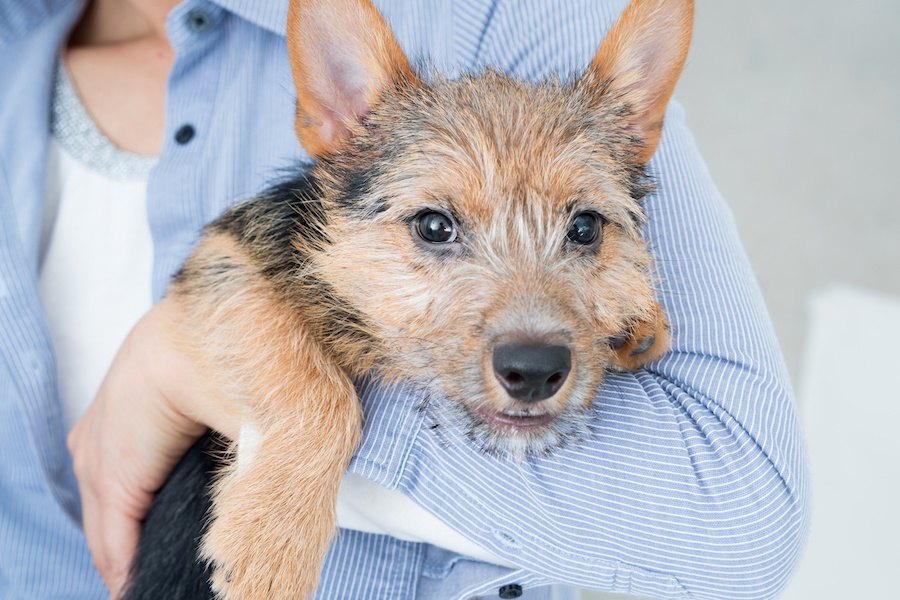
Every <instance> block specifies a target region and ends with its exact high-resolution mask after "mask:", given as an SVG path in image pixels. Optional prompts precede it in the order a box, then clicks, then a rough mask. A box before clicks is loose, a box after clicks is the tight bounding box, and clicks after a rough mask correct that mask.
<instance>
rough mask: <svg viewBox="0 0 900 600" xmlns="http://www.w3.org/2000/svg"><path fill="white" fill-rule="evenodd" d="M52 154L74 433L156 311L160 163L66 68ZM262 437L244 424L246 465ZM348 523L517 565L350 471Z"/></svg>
mask: <svg viewBox="0 0 900 600" xmlns="http://www.w3.org/2000/svg"><path fill="white" fill-rule="evenodd" d="M53 104H54V106H53V117H54V119H53V135H52V137H51V140H50V150H49V155H48V158H47V186H46V193H45V205H44V227H43V236H42V247H41V249H42V253H41V257H42V258H41V268H40V274H39V281H38V284H39V288H40V293H41V297H42V298H43V302H44V308H45V311H46V313H47V322H48V325H49V328H50V335H51V337H52V339H53V344H54V347H55V351H56V359H57V364H58V373H59V390H60V400H61V403H62V411H63V418H64V420H65V424H66V429H67V430H68V429H69V428H71V426H72V425H73V424H74V422H75V421H76V420H78V418H79V417H80V416H81V415H82V414H83V413H84V411H85V409H86V408H87V407H88V405H89V404H90V403H91V401H92V400H93V398H94V396H95V395H96V393H97V391H98V390H99V388H100V384H101V383H102V381H103V377H104V376H105V374H106V371H107V370H108V369H109V367H110V365H111V364H112V360H113V358H114V356H115V354H116V351H117V350H118V348H119V346H120V345H121V344H122V342H123V341H124V340H125V337H126V336H127V334H128V332H129V331H130V330H131V328H132V327H133V326H134V324H135V323H136V322H137V321H138V320H139V319H140V317H141V316H142V315H143V314H144V313H145V312H147V310H149V309H150V307H151V306H152V295H151V287H150V282H151V280H152V277H151V274H152V268H153V239H152V237H151V234H150V228H149V225H148V221H147V180H148V178H149V174H150V170H151V169H152V166H153V162H154V159H153V158H152V157H139V156H136V155H133V154H129V153H127V152H124V151H122V150H120V149H118V148H116V147H115V146H114V145H113V144H112V142H110V141H109V140H108V139H106V138H105V137H104V136H103V135H102V134H101V133H100V132H99V130H97V128H96V126H95V125H94V124H93V122H92V121H91V120H90V118H89V117H88V116H87V113H86V112H85V111H84V109H83V107H82V106H81V104H80V101H79V100H78V98H77V96H76V94H75V92H74V88H73V87H72V85H71V83H70V82H69V81H68V80H67V77H66V74H65V72H64V71H63V70H62V69H60V70H59V72H58V74H57V80H56V83H55V86H54V101H53ZM257 442H258V436H257V435H256V434H255V432H254V431H253V430H252V429H250V428H246V427H245V428H243V429H242V431H241V437H240V439H239V441H238V451H239V462H240V463H242V464H246V463H247V462H248V461H249V460H252V453H253V448H254V447H255V446H256V444H257ZM337 516H338V525H339V526H341V527H344V528H348V529H356V530H359V531H364V532H368V533H377V534H385V535H391V536H394V537H397V538H400V539H403V540H407V541H414V542H426V543H429V544H433V545H436V546H440V547H442V548H446V549H448V550H451V551H454V552H457V553H459V554H463V555H467V556H472V557H474V558H477V559H480V560H482V561H485V562H490V563H493V564H498V565H505V566H513V565H511V564H509V563H507V562H506V561H503V560H502V559H500V558H498V557H497V556H494V555H493V554H492V553H490V552H488V551H487V550H485V549H484V548H482V547H480V546H478V545H476V544H474V543H472V542H470V541H469V540H468V539H466V538H465V537H463V536H462V535H460V534H459V533H457V532H456V531H454V530H453V529H452V528H450V527H449V526H447V525H446V524H444V523H443V522H441V521H440V520H438V519H437V518H436V517H435V516H434V515H432V514H431V513H429V512H428V511H426V510H425V509H423V508H422V507H420V506H419V505H418V504H416V503H415V502H413V501H412V500H410V499H409V498H408V497H407V496H405V495H404V494H402V493H401V492H398V491H393V490H388V489H386V488H383V487H381V486H379V485H377V484H375V483H373V482H371V481H369V480H367V479H364V478H362V477H359V476H357V475H353V474H347V475H346V476H345V477H344V479H343V482H342V485H341V490H340V494H339V496H338V503H337Z"/></svg>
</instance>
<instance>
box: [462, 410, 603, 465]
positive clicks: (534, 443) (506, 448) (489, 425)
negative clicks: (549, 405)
mask: <svg viewBox="0 0 900 600" xmlns="http://www.w3.org/2000/svg"><path fill="white" fill-rule="evenodd" d="M466 413H467V416H468V419H467V421H468V435H469V437H470V438H471V439H472V441H474V442H475V443H476V444H477V445H478V446H479V447H480V448H481V449H482V450H484V451H485V452H488V453H489V454H494V455H498V456H506V457H508V458H510V459H512V460H515V461H522V460H525V459H527V458H531V457H539V456H546V455H548V454H550V453H552V452H553V451H555V450H558V449H560V448H562V447H563V446H564V445H566V444H570V443H573V442H576V441H578V440H580V439H583V438H584V437H585V436H586V435H587V434H588V433H589V432H590V429H589V426H588V425H589V419H588V417H587V414H586V411H583V410H575V409H569V410H566V411H564V412H562V413H560V414H552V413H549V412H541V411H539V410H529V411H522V412H519V413H510V412H497V411H494V410H492V409H489V408H478V409H469V408H467V409H466Z"/></svg>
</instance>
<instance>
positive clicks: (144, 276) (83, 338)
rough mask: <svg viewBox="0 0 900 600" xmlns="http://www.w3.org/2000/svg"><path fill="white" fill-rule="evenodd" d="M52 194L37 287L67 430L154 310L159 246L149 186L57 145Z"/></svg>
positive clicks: (51, 159)
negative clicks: (150, 222) (134, 330)
mask: <svg viewBox="0 0 900 600" xmlns="http://www.w3.org/2000/svg"><path fill="white" fill-rule="evenodd" d="M46 190H47V191H46V198H45V202H46V203H47V209H46V210H45V219H44V236H43V239H44V254H43V262H42V264H41V271H40V277H39V279H38V285H39V287H40V292H41V297H42V298H43V300H44V309H45V310H46V313H47V322H48V325H49V327H50V334H51V337H52V338H53V344H54V347H55V349H56V360H57V365H58V374H59V392H60V400H61V402H62V411H63V418H64V420H65V424H66V428H67V429H68V428H70V427H71V426H72V425H73V424H74V422H75V421H76V420H77V419H78V418H79V417H80V416H81V414H82V413H83V412H84V410H85V409H86V408H87V406H88V405H89V404H90V403H91V401H92V400H93V399H94V395H95V394H96V393H97V390H98V389H99V388H100V383H101V382H102V381H103V377H104V376H105V375H106V371H107V370H108V369H109V366H110V364H111V363H112V359H113V357H114V356H115V354H116V351H117V350H118V349H119V346H121V345H122V342H123V341H124V340H125V337H126V336H127V335H128V332H129V331H130V330H131V328H132V327H133V326H134V324H135V323H136V322H137V321H138V319H140V317H141V316H142V315H143V314H144V313H145V312H147V311H148V310H149V309H150V307H151V306H152V296H151V289H150V281H151V277H150V273H151V270H152V268H153V240H152V238H151V237H150V228H149V226H148V224H147V181H146V179H137V180H124V181H123V180H116V179H112V178H110V177H108V176H106V175H104V174H102V173H99V172H97V171H94V170H92V169H91V168H89V167H87V166H86V165H84V164H83V163H81V162H79V161H78V160H77V159H76V158H74V157H73V156H72V154H71V153H69V152H68V151H67V150H66V149H64V148H62V147H61V146H60V144H59V142H58V141H57V140H56V139H55V138H54V139H52V140H51V141H50V152H49V155H48V158H47V188H46ZM53 208H55V209H56V210H55V211H54V210H53ZM54 212H55V214H54Z"/></svg>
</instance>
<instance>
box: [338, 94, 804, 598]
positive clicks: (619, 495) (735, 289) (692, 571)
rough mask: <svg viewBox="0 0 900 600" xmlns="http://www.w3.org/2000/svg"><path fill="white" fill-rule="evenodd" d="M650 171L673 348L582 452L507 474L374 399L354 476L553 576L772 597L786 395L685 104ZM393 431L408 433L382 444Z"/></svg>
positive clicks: (791, 425)
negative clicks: (400, 492) (395, 492)
mask: <svg viewBox="0 0 900 600" xmlns="http://www.w3.org/2000/svg"><path fill="white" fill-rule="evenodd" d="M655 168H656V171H657V175H658V182H659V186H660V190H659V193H658V194H657V195H656V196H655V197H653V198H651V199H649V200H648V204H647V209H648V212H649V219H650V227H649V229H648V235H649V237H650V239H651V244H652V246H653V249H654V253H655V257H656V265H657V271H658V273H659V281H660V284H659V285H660V290H659V296H660V300H661V301H662V302H663V304H664V305H665V306H666V309H667V311H668V314H669V316H670V319H671V322H672V328H673V348H672V350H671V351H670V353H669V354H668V355H667V356H666V357H665V358H664V359H662V360H661V361H658V362H657V363H655V364H653V365H651V366H650V368H649V369H646V370H642V371H640V372H638V373H636V374H628V375H614V376H610V377H609V378H608V379H607V381H606V383H605V384H604V386H603V389H602V391H601V394H600V396H599V397H598V399H597V402H596V411H595V413H594V415H593V435H592V436H591V437H590V438H589V439H586V440H582V441H576V442H573V443H571V444H570V445H568V446H567V447H566V448H563V449H561V450H559V451H557V452H555V453H553V454H552V455H551V456H549V457H546V458H541V459H537V460H534V461H529V462H525V463H522V464H515V463H511V462H506V461H501V460H497V459H496V458H492V457H488V456H484V455H483V454H481V453H480V452H479V450H477V449H476V448H474V447H472V446H471V445H469V444H467V443H466V441H465V439H464V435H463V434H462V432H459V431H455V430H454V426H453V424H452V423H447V422H443V421H441V419H440V417H439V416H435V415H436V414H437V413H436V411H435V410H433V409H434V404H433V403H432V404H429V405H428V407H426V409H425V411H424V413H419V412H416V406H417V404H418V403H417V402H416V401H415V400H414V399H411V398H409V397H407V396H403V395H397V396H396V397H392V398H388V397H385V396H384V394H386V393H387V392H385V391H384V390H377V388H371V387H366V388H365V389H364V394H363V400H364V403H365V404H366V407H367V410H368V412H369V416H368V420H367V423H368V424H369V430H368V435H367V437H366V440H365V442H364V444H363V447H362V448H361V450H360V452H359V456H358V458H357V460H356V461H355V462H354V464H353V467H352V468H353V470H354V471H355V472H357V473H359V474H361V475H365V476H368V477H370V478H372V479H374V480H376V481H378V482H379V483H381V484H383V485H387V486H388V487H397V488H399V489H401V490H403V491H404V492H405V493H407V494H408V495H410V496H411V497H412V498H413V499H414V500H415V501H416V502H417V503H419V504H421V505H422V506H423V507H425V508H426V509H427V510H428V511H430V512H432V513H433V514H435V515H436V516H438V517H439V518H440V519H441V520H443V521H444V522H446V523H448V524H450V525H451V526H452V527H453V528H454V529H456V530H457V531H459V532H461V533H462V534H463V535H465V537H467V538H469V539H470V540H472V541H474V542H475V543H477V544H478V545H480V546H483V547H484V548H486V549H487V550H489V551H490V552H492V553H494V554H496V555H497V556H499V557H501V558H502V559H504V560H507V561H510V562H512V563H513V564H517V565H520V566H522V567H526V568H528V569H529V570H530V571H534V572H537V573H540V574H541V575H543V576H544V577H545V578H546V579H547V581H558V582H566V583H571V584H576V585H582V586H587V587H595V588H598V589H605V590H609V591H626V592H631V593H643V594H645V595H649V596H653V597H678V596H679V595H681V594H683V593H684V592H687V593H690V594H691V595H692V596H693V597H697V598H729V599H734V598H754V599H759V598H769V597H772V596H774V595H775V594H776V593H777V591H778V590H779V589H780V588H781V587H782V586H783V584H784V582H785V581H786V578H787V575H788V574H789V572H790V570H791V568H792V566H793V564H794V562H795V558H796V554H797V552H798V549H799V546H800V541H801V538H802V529H803V523H804V519H805V513H804V502H805V496H804V492H805V488H804V484H803V477H804V472H803V463H802V453H801V449H800V442H799V436H798V433H797V429H796V421H795V414H794V409H793V406H792V398H791V392H790V389H789V385H788V383H787V380H786V374H785V371H784V369H783V366H782V362H781V358H780V353H779V350H778V347H777V344H776V342H775V340H774V336H773V334H772V331H771V327H770V325H769V322H768V317H767V315H766V311H765V307H764V305H763V303H762V300H761V296H760V294H759V290H758V289H757V286H756V284H755V281H754V278H753V275H752V272H751V271H750V269H749V267H748V264H747V261H746V258H745V256H744V254H743V251H742V249H741V247H740V243H739V241H738V239H737V234H736V233H735V230H734V227H733V224H732V222H731V217H730V214H729V212H728V210H727V207H726V206H725V205H724V203H723V202H722V200H721V198H720V196H719V194H718V192H717V190H716V189H715V186H714V185H713V183H712V181H711V179H710V177H709V175H708V173H707V172H706V170H705V167H704V165H703V163H702V160H701V159H700V157H699V155H698V154H697V151H696V148H695V147H694V144H693V140H692V139H691V137H690V134H689V133H688V131H687V129H686V127H685V124H684V121H683V118H682V117H681V112H680V109H678V108H676V109H674V110H673V111H670V118H669V125H668V127H667V133H666V136H665V140H664V143H663V146H662V148H661V151H660V154H659V156H658V157H657V159H656V162H655ZM389 423H394V424H395V425H394V426H392V427H391V428H392V429H394V430H395V431H396V429H395V428H403V429H406V428H410V429H411V430H413V431H414V432H415V433H413V434H410V436H411V437H410V438H409V439H402V438H401V439H399V440H398V439H392V440H390V442H386V440H385V439H384V437H383V436H384V434H383V428H384V427H387V426H388V424H389ZM407 444H408V445H407ZM448 499H452V501H448ZM625 574H627V575H628V577H627V581H628V583H627V584H626V583H623V581H624V580H623V576H624V575H625Z"/></svg>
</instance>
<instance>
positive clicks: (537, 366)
mask: <svg viewBox="0 0 900 600" xmlns="http://www.w3.org/2000/svg"><path fill="white" fill-rule="evenodd" d="M342 3H344V4H347V5H348V7H356V8H360V7H362V8H361V9H360V11H359V12H357V13H356V14H355V16H353V17H352V18H348V19H347V22H345V23H342V24H341V25H342V26H343V29H341V30H340V31H341V32H342V33H340V34H339V35H337V38H339V39H337V40H332V39H331V38H330V37H326V36H324V34H321V29H322V28H321V27H320V26H318V25H315V23H316V19H317V18H320V15H318V13H317V12H316V6H317V5H318V3H315V2H306V3H300V4H299V5H295V6H293V7H292V12H294V13H295V16H296V17H297V22H298V23H301V24H303V23H306V24H307V25H306V29H307V30H309V31H315V32H319V35H322V36H323V38H324V40H325V41H324V42H322V43H320V44H319V45H320V46H323V47H324V49H325V50H328V51H330V52H333V51H334V50H335V48H337V47H338V46H337V44H343V45H346V44H347V43H348V40H351V41H352V40H357V42H358V43H359V46H358V47H357V48H356V49H353V50H351V51H347V52H346V53H345V56H344V57H343V58H342V59H341V60H336V59H335V58H334V56H333V55H329V58H328V60H327V61H325V62H324V64H323V65H320V64H317V63H316V56H317V55H316V54H315V53H311V52H310V50H309V48H308V47H306V46H302V47H301V50H300V51H301V54H300V57H299V58H298V57H296V56H295V57H294V61H295V75H297V78H298V86H299V87H300V94H299V108H300V113H299V116H298V132H299V133H300V136H301V140H303V141H304V143H305V144H306V145H307V147H311V148H313V149H317V150H316V152H318V155H319V157H320V159H321V162H320V165H319V166H318V167H317V171H316V176H317V177H318V179H319V180H320V181H321V183H322V188H323V191H324V201H325V205H326V209H327V213H328V215H329V224H328V227H327V230H328V236H329V244H328V246H327V248H326V249H325V251H324V252H321V253H319V254H318V255H317V256H316V259H315V266H316V268H317V270H319V271H320V273H321V275H322V276H323V277H324V278H325V279H326V280H328V281H329V282H330V283H331V285H333V286H334V288H335V290H336V291H337V293H338V294H339V295H340V296H341V297H342V298H344V299H346V300H347V301H348V302H349V303H350V304H351V305H352V306H353V307H354V308H355V310H358V311H359V313H360V314H361V316H362V317H363V319H364V320H365V322H366V323H368V324H369V325H370V327H371V328H372V333H373V336H374V337H375V338H376V339H378V340H381V341H382V347H381V348H380V349H379V355H380V356H379V361H378V362H379V365H380V368H381V370H382V371H383V373H384V374H386V375H388V376H390V377H395V378H398V379H403V380H411V381H414V382H417V383H418V384H419V385H420V386H423V387H427V388H428V389H430V390H431V391H432V392H433V393H434V394H433V395H434V396H436V400H437V398H441V399H443V398H450V399H452V402H449V403H446V404H442V406H446V407H448V408H449V409H450V410H451V412H453V413H456V416H455V417H452V418H456V417H461V418H462V419H464V422H465V424H466V425H467V427H468V430H469V432H470V433H471V435H472V436H473V437H474V438H475V439H476V440H477V441H478V442H479V443H480V444H481V445H482V447H484V448H485V449H488V450H498V451H502V452H505V453H508V454H511V455H514V456H523V455H526V454H529V453H535V452H543V451H546V450H548V449H551V448H553V447H555V446H557V445H559V444H561V443H563V442H564V441H566V440H567V439H571V438H572V437H575V436H577V435H579V434H581V433H582V430H583V427H584V423H586V422H587V419H586V418H585V417H584V415H585V413H586V411H587V409H588V408H589V407H590V406H591V402H592V400H593V398H594V396H595V394H596V390H597V387H598V386H599V385H600V383H601V381H602V379H603V376H604V373H605V371H606V370H607V369H608V368H610V367H616V366H618V367H623V366H625V367H627V366H632V365H630V364H628V362H627V361H622V360H620V354H619V351H620V347H621V345H622V341H623V339H624V338H627V337H628V336H629V335H630V334H631V333H632V332H633V331H634V329H635V326H636V324H650V325H649V330H650V331H651V332H653V334H654V335H656V336H657V337H659V338H660V339H649V338H648V339H647V340H638V343H639V344H643V345H644V346H645V347H642V348H639V350H642V352H641V353H642V354H645V355H646V356H645V357H642V358H646V359H650V358H655V357H656V356H658V354H659V353H661V352H662V351H663V350H664V347H665V344H666V340H664V339H662V338H663V336H664V330H665V322H664V318H663V317H661V312H660V310H659V306H658V304H657V303H656V301H655V299H654V280H653V276H652V272H651V262H650V258H649V254H648V252H647V248H646V244H645V242H644V241H643V240H642V238H641V236H640V225H641V224H642V223H643V219H644V213H643V210H642V207H641V204H640V201H641V199H642V198H643V196H644V195H645V194H646V193H648V192H649V191H650V188H649V186H648V183H647V180H646V178H645V175H644V168H645V165H646V162H647V160H648V159H649V157H650V155H652V153H653V151H654V150H655V147H656V143H657V141H658V136H659V129H658V128H659V126H660V125H661V119H662V112H663V111H664V108H665V103H666V102H667V100H668V98H669V95H670V94H671V85H674V80H675V78H677V73H675V75H672V74H671V73H668V71H666V72H665V73H664V74H663V76H662V78H663V79H665V80H666V81H665V82H664V84H661V83H659V82H646V77H648V76H649V75H644V76H643V79H641V78H639V77H638V75H639V73H638V75H636V73H637V71H635V69H636V67H635V66H634V65H633V64H632V63H633V62H634V61H637V62H638V63H640V66H641V68H642V69H644V70H647V63H646V62H645V59H646V58H647V57H646V56H628V57H622V56H620V54H621V53H622V52H623V50H622V48H620V47H616V48H614V49H613V50H608V49H606V48H607V47H606V46H604V48H601V51H600V53H599V54H598V58H597V59H596V60H595V64H594V65H593V66H592V67H591V69H589V70H588V72H587V73H586V74H585V75H584V76H583V77H582V78H581V79H580V80H578V81H576V82H573V83H571V84H567V85H563V84H559V83H556V82H548V83H544V84H540V85H535V84H526V83H522V82H518V81H514V80H512V79H509V78H507V77H505V76H503V75H500V74H497V73H493V72H487V73H485V74H483V75H480V76H473V77H464V78H462V79H459V80H456V81H447V80H443V79H440V78H434V79H433V80H431V81H428V82H426V81H423V80H422V79H421V78H419V77H418V76H416V75H415V74H413V73H412V71H411V70H409V67H408V64H406V63H405V59H403V58H402V54H401V53H399V49H398V48H396V47H395V45H396V42H394V41H393V38H392V37H389V36H390V32H389V30H387V28H386V26H385V25H384V23H383V21H381V20H380V17H378V15H377V13H375V12H374V9H372V10H370V8H371V7H370V6H369V5H368V4H367V3H362V2H360V0H342ZM689 4H690V3H689V2H682V1H680V0H671V1H666V0H653V1H651V2H636V3H635V4H634V5H633V6H632V9H629V10H630V11H631V12H632V13H633V14H631V15H629V14H628V13H626V15H625V17H623V19H622V21H621V22H620V23H619V24H618V25H617V29H615V30H614V31H613V32H612V34H611V35H610V38H611V39H618V40H625V41H626V42H628V41H629V40H637V41H635V42H631V44H632V45H633V44H637V43H638V42H644V40H645V39H647V36H648V35H650V34H649V33H648V32H647V31H646V28H647V27H650V26H651V25H653V24H655V23H656V22H657V20H659V18H660V17H659V15H658V14H655V13H652V10H651V13H652V14H651V13H648V14H647V15H645V14H644V12H646V11H647V10H649V9H652V8H653V7H652V6H648V5H656V7H657V8H658V7H659V5H664V6H666V7H668V8H669V9H670V10H669V12H672V11H673V10H676V9H677V10H679V11H683V10H687V9H686V8H685V6H686V5H689ZM634 7H637V8H636V9H635V8H634ZM354 10H355V9H354ZM304 11H305V12H304ZM332 14H334V13H332ZM346 14H350V15H352V14H354V13H353V10H350V8H348V12H347V13H346ZM670 16H671V15H670ZM292 18H293V17H292ZM359 23H364V24H365V26H363V27H361V28H360V30H359V31H360V32H361V33H360V34H359V36H357V37H355V36H354V35H351V34H349V33H347V32H348V30H349V31H352V30H353V28H354V27H357V28H359V27H360V25H359ZM332 25H333V26H337V25H338V24H335V23H332ZM373 31H375V32H378V33H377V34H373V33H372V32H373ZM373 36H374V38H373ZM379 36H381V37H379ZM310 37H312V38H313V42H312V43H313V45H315V44H316V43H317V42H316V41H315V35H312V36H310V35H306V36H305V40H306V43H307V44H309V43H310V42H309V40H310ZM373 39H376V40H377V43H374V44H373V42H372V40H373ZM360 40H361V41H360ZM300 43H301V44H302V43H304V42H303V41H301V42H300ZM683 44H684V40H679V43H678V44H672V46H673V48H675V49H676V50H678V51H679V52H680V51H681V48H682V45H683ZM621 45H622V44H619V46H621ZM650 45H651V46H652V49H653V52H650V51H649V50H648V52H647V54H648V56H649V55H651V54H654V53H658V52H659V51H660V48H659V46H660V44H659V43H658V42H654V43H653V44H650ZM626 48H631V46H628V44H626ZM685 49H686V46H685ZM613 52H617V53H618V54H612V53H613ZM633 52H637V51H636V50H634V51H633ZM664 54H665V53H664ZM676 54H678V53H677V52H676ZM607 55H608V56H607ZM361 57H362V58H361ZM373 57H374V58H373ZM651 58H652V57H651ZM626 59H627V60H626ZM683 59H684V57H683V55H677V56H675V58H671V57H669V56H668V55H666V56H665V58H663V59H660V58H657V60H663V61H665V62H668V63H674V64H671V65H670V66H669V67H668V69H670V70H671V69H675V70H680V68H681V64H682V63H683ZM354 61H355V62H354ZM629 61H630V62H629ZM623 62H627V65H626V66H623V64H622V63H623ZM356 63H358V65H357V66H353V65H354V64H356ZM311 64H312V66H310V65H311ZM335 64H337V65H339V66H338V67H335V66H334V65H335ZM372 64H375V65H377V67H376V68H374V69H373V67H372V66H371V65H372ZM348 65H349V66H348ZM359 65H362V66H359ZM651 66H654V67H656V66H657V65H656V63H655V62H654V63H652V64H651ZM335 69H336V71H337V72H336V73H335V72H334V71H335ZM651 71H652V69H651ZM324 73H329V74H330V77H331V79H330V80H329V83H328V85H327V86H325V87H324V88H322V86H321V84H319V85H318V87H317V85H316V84H314V83H312V82H308V80H309V79H310V78H321V77H322V75H323V74H324ZM636 78H637V83H635V82H636ZM617 81H618V82H619V85H617V83H616V82H617ZM360 82H362V83H360ZM372 82H374V83H372ZM656 88H661V89H656ZM342 89H347V90H350V91H349V92H347V93H346V94H345V96H346V97H345V98H343V97H341V98H342V99H339V100H337V101H334V100H333V101H331V103H330V104H329V103H323V102H322V101H321V100H320V99H319V98H320V97H325V96H327V94H329V93H331V94H334V93H335V90H338V91H340V90H342ZM353 90H356V91H355V92H354V91H353ZM359 90H362V92H360V91H359ZM372 90H375V91H374V92H373V91H372ZM341 93H343V92H341ZM373 94H375V95H374V96H373ZM338 96H339V97H340V93H339V94H338ZM310 98H314V101H310V100H309V99H310ZM323 148H324V150H323ZM646 342H649V344H648V343H646ZM632 349H633V348H632ZM438 401H441V400H438Z"/></svg>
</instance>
